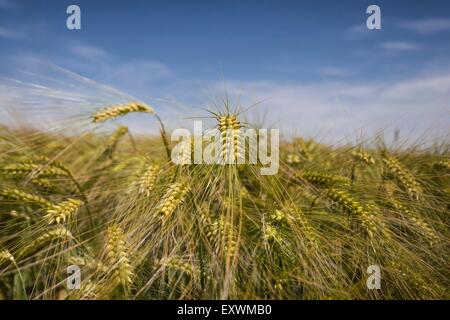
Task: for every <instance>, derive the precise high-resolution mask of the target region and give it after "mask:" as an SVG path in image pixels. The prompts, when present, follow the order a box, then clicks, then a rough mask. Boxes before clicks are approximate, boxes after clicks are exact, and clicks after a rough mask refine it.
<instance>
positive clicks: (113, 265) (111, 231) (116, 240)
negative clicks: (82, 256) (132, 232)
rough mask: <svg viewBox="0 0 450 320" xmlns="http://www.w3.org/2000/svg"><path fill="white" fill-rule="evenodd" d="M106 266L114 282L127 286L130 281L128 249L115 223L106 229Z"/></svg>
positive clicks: (130, 269)
mask: <svg viewBox="0 0 450 320" xmlns="http://www.w3.org/2000/svg"><path fill="white" fill-rule="evenodd" d="M105 253H106V266H107V267H108V268H109V270H110V272H111V274H112V277H113V283H114V284H122V285H124V286H129V285H130V284H131V283H132V277H133V272H132V270H133V269H132V267H131V264H130V257H129V249H128V245H127V244H126V242H125V234H124V232H123V230H122V228H120V227H119V226H117V225H112V226H110V227H109V228H108V230H107V231H106V247H105Z"/></svg>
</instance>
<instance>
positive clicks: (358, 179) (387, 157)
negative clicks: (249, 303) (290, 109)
mask: <svg viewBox="0 0 450 320" xmlns="http://www.w3.org/2000/svg"><path fill="white" fill-rule="evenodd" d="M239 110H240V109H239V108H229V107H227V106H226V105H224V106H223V107H222V108H218V110H213V111H211V112H205V117H209V118H210V120H211V121H213V122H215V123H216V126H217V128H218V129H219V130H224V129H225V128H231V129H232V130H234V132H235V133H236V134H237V135H239V133H240V129H241V128H243V127H247V128H251V127H253V126H256V125H254V124H252V123H251V122H247V121H246V120H245V117H246V114H245V112H240V111H239ZM248 112H250V113H251V112H252V110H249V111H248ZM129 113H139V115H140V116H142V117H148V119H149V123H150V124H151V123H153V125H154V126H159V129H160V133H161V134H160V135H154V136H150V135H149V136H145V135H142V134H139V133H136V134H135V133H134V132H133V127H132V126H130V127H126V126H123V125H120V123H121V120H122V119H124V118H126V117H127V116H128V114H129ZM85 116H86V117H89V121H90V122H91V124H92V125H95V128H101V127H102V126H103V125H105V124H107V123H111V122H112V123H114V125H115V130H114V131H111V132H107V133H104V132H101V131H98V130H90V131H85V132H84V133H82V134H81V133H80V134H78V135H76V134H64V133H63V132H61V131H60V132H56V133H55V132H52V131H50V130H48V131H43V130H37V129H33V128H31V127H26V126H15V127H13V126H2V127H0V299H448V298H449V297H450V294H449V291H448V289H449V288H450V286H449V278H450V277H449V276H450V268H449V253H450V250H449V242H448V241H449V208H450V179H449V174H450V158H449V151H450V150H449V145H448V144H446V143H438V142H436V143H434V144H433V145H431V146H427V147H423V146H421V147H419V146H418V145H414V144H397V145H388V144H386V143H384V142H383V140H382V139H381V138H379V137H373V138H372V139H367V140H365V141H361V143H354V144H352V145H349V144H339V145H330V144H325V143H321V142H319V141H315V140H313V139H309V138H302V137H300V136H295V137H291V138H289V139H284V140H282V141H281V142H280V167H279V170H278V173H277V174H275V175H262V174H261V172H260V170H259V169H260V167H261V164H259V163H257V164H233V163H231V164H226V165H221V164H216V165H206V164H192V165H189V164H179V165H177V164H174V163H173V161H172V160H171V157H170V155H171V151H172V148H173V143H172V142H170V139H169V137H170V131H169V130H167V129H166V128H165V127H164V121H162V120H161V119H160V118H159V117H158V112H157V108H155V109H154V108H152V107H150V106H149V105H146V104H144V103H140V102H129V103H125V104H122V105H112V106H105V108H100V109H98V110H97V111H95V112H94V113H92V114H86V115H85ZM152 121H153V122H152ZM234 144H235V145H234V147H236V148H237V149H239V150H245V149H246V148H249V146H248V145H244V146H242V145H237V144H238V142H237V141H235V142H234ZM188 156H189V155H188ZM74 265H75V266H78V267H79V268H80V272H81V283H80V287H79V288H78V289H74V290H72V289H71V288H68V285H67V278H68V276H69V275H68V272H67V269H68V267H69V266H74ZM373 265H375V266H378V267H379V268H380V270H381V288H379V289H376V290H371V289H369V288H368V286H367V279H368V277H369V276H370V274H369V273H368V272H367V269H368V268H369V267H370V266H373Z"/></svg>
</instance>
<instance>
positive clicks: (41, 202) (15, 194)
mask: <svg viewBox="0 0 450 320" xmlns="http://www.w3.org/2000/svg"><path fill="white" fill-rule="evenodd" d="M0 196H3V197H6V198H9V199H12V200H16V201H22V202H25V203H28V204H34V205H37V206H39V207H42V208H48V209H50V208H52V207H53V203H51V202H50V201H48V200H47V199H44V198H42V197H40V196H37V195H34V194H31V193H27V192H24V191H21V190H18V189H3V190H0Z"/></svg>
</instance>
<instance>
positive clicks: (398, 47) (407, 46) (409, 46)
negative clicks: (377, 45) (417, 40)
mask: <svg viewBox="0 0 450 320" xmlns="http://www.w3.org/2000/svg"><path fill="white" fill-rule="evenodd" d="M382 47H383V48H384V49H385V50H388V51H414V50H417V48H418V47H417V45H416V44H414V43H411V42H406V41H388V42H384V43H382Z"/></svg>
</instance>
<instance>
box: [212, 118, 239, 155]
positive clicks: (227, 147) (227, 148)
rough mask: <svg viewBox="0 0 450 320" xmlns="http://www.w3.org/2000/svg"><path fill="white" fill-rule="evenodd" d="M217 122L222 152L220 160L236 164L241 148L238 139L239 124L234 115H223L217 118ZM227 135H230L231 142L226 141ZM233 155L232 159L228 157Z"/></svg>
mask: <svg viewBox="0 0 450 320" xmlns="http://www.w3.org/2000/svg"><path fill="white" fill-rule="evenodd" d="M218 121H219V124H218V126H219V131H220V136H221V143H222V151H221V155H220V156H221V158H222V159H223V160H225V161H226V162H228V161H232V162H234V163H236V162H237V159H238V158H239V157H241V156H242V150H241V148H242V146H241V145H240V143H239V137H240V134H241V130H240V129H241V123H240V122H239V121H238V120H237V117H236V115H235V114H232V115H225V116H221V117H219V118H218ZM227 134H229V135H230V137H229V138H231V139H232V141H228V140H229V139H227ZM231 155H233V159H229V157H230V156H231Z"/></svg>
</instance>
